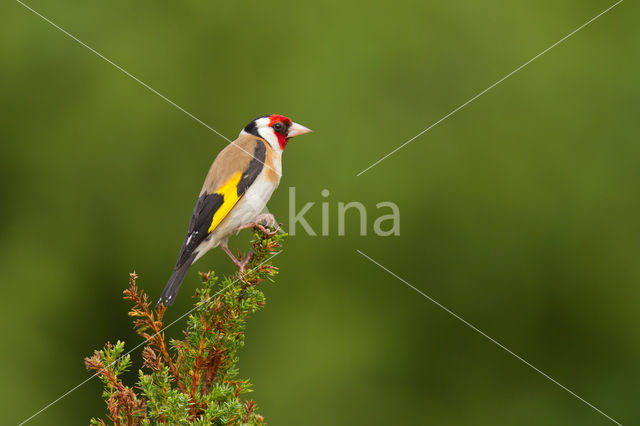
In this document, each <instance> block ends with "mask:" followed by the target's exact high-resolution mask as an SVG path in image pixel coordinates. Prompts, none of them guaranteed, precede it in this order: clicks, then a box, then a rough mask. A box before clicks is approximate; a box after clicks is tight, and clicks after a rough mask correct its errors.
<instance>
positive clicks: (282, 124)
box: [269, 114, 292, 150]
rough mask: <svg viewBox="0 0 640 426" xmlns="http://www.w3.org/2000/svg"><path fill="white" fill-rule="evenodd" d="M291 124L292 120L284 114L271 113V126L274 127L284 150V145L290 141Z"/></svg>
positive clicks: (274, 131)
mask: <svg viewBox="0 0 640 426" xmlns="http://www.w3.org/2000/svg"><path fill="white" fill-rule="evenodd" d="M291 124H292V121H291V120H289V119H288V118H287V117H285V116H284V115H278V114H271V115H270V116H269V127H271V128H272V129H273V133H275V135H276V137H277V138H278V143H279V144H280V149H283V150H284V147H285V146H287V143H288V142H289V136H288V135H287V133H288V131H289V127H290V126H291Z"/></svg>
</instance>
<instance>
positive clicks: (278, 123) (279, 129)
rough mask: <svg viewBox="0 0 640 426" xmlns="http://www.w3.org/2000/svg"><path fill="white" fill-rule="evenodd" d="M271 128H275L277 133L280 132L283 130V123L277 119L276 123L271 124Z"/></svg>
mask: <svg viewBox="0 0 640 426" xmlns="http://www.w3.org/2000/svg"><path fill="white" fill-rule="evenodd" d="M273 130H275V131H276V132H278V133H281V132H282V131H283V130H284V124H282V123H281V122H279V121H278V122H277V123H276V124H274V125H273Z"/></svg>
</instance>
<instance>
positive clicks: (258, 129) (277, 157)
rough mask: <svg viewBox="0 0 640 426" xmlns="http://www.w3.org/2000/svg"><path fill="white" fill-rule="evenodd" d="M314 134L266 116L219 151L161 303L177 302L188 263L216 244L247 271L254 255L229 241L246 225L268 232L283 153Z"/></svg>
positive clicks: (282, 118) (284, 119) (275, 116)
mask: <svg viewBox="0 0 640 426" xmlns="http://www.w3.org/2000/svg"><path fill="white" fill-rule="evenodd" d="M310 132H311V129H309V128H307V127H305V126H303V125H301V124H298V123H294V122H293V121H291V120H290V119H289V118H287V117H285V116H284V115H279V114H270V115H263V116H261V117H258V118H256V119H255V120H253V121H251V122H250V123H249V124H247V125H246V126H245V127H244V128H243V129H242V130H241V131H240V134H239V136H238V138H237V139H236V140H234V141H233V142H231V143H230V144H229V145H227V146H226V147H225V148H224V149H223V150H222V151H220V153H219V154H218V155H217V157H216V158H215V160H214V161H213V164H212V165H211V168H210V169H209V172H208V173H207V176H206V178H205V180H204V184H203V185H202V190H201V191H200V194H199V196H198V200H197V201H196V204H195V207H194V208H193V213H192V214H191V220H190V221H189V226H188V229H187V235H186V237H185V239H184V243H183V244H182V248H181V249H180V253H179V254H178V260H177V261H176V265H175V268H174V270H173V273H172V274H171V277H170V278H169V281H167V284H166V285H165V287H164V290H163V291H162V294H161V296H160V299H159V300H158V303H157V305H159V304H160V303H163V304H164V305H165V306H170V305H172V304H173V302H174V301H175V299H176V295H177V294H178V291H179V290H180V285H181V284H182V281H183V280H184V277H185V275H186V273H187V271H188V270H189V267H190V266H191V265H192V264H193V263H194V262H196V261H197V260H198V259H200V258H201V257H202V256H204V254H205V253H207V252H208V251H209V250H211V249H213V248H215V247H220V248H222V250H223V251H224V252H225V253H227V255H228V256H229V257H230V258H231V260H232V261H233V263H235V264H236V266H237V267H238V268H239V273H240V274H242V273H243V272H244V269H245V267H246V265H247V262H248V261H249V258H250V254H249V255H247V256H245V258H244V259H237V258H236V257H235V256H234V255H233V253H231V251H230V250H229V247H228V245H227V241H228V239H229V237H230V236H231V235H233V234H235V233H237V232H239V231H240V230H242V229H246V228H250V227H257V228H259V229H261V230H262V231H263V232H266V231H268V230H267V229H266V228H265V226H269V227H272V226H274V225H275V223H276V221H275V218H274V216H273V215H272V214H268V213H267V214H261V212H262V210H263V209H264V208H265V206H266V204H267V202H268V201H269V199H270V198H271V195H272V194H273V192H274V191H275V190H276V188H277V187H278V184H279V183H280V178H281V176H282V152H283V151H284V149H285V147H286V146H287V144H288V142H289V141H290V140H291V138H293V137H295V136H299V135H303V134H305V133H310Z"/></svg>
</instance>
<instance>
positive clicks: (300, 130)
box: [287, 123, 311, 138]
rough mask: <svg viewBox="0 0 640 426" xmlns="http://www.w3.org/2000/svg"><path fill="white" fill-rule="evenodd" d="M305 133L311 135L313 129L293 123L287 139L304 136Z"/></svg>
mask: <svg viewBox="0 0 640 426" xmlns="http://www.w3.org/2000/svg"><path fill="white" fill-rule="evenodd" d="M305 133H311V129H308V128H306V127H304V126H303V125H302V124H298V123H291V126H289V131H288V132H287V138H293V137H295V136H298V135H304V134H305Z"/></svg>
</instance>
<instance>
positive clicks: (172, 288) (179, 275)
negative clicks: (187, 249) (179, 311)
mask: <svg viewBox="0 0 640 426" xmlns="http://www.w3.org/2000/svg"><path fill="white" fill-rule="evenodd" d="M193 259H194V256H191V257H190V258H188V259H187V261H186V262H184V263H183V264H182V265H180V266H177V267H176V269H175V270H174V271H173V274H171V277H170V278H169V281H167V285H165V286H164V290H162V294H161V295H160V299H159V300H158V303H157V304H156V306H157V305H159V304H160V303H164V304H165V306H171V305H173V302H174V301H175V300H176V295H177V294H178V291H179V290H180V285H181V284H182V280H184V276H185V275H187V271H188V270H189V267H190V266H191V264H192V263H193Z"/></svg>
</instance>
